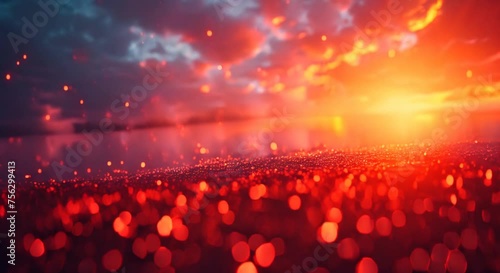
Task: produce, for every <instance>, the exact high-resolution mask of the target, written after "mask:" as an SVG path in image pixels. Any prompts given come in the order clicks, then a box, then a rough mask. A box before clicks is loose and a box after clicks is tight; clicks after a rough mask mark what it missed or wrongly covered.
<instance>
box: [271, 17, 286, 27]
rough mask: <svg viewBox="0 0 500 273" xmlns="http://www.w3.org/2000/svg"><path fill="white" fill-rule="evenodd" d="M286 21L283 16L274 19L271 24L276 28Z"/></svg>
mask: <svg viewBox="0 0 500 273" xmlns="http://www.w3.org/2000/svg"><path fill="white" fill-rule="evenodd" d="M284 21H285V17H283V16H278V17H274V18H273V20H272V21H271V23H272V24H273V25H275V26H277V25H279V24H281V23H283V22H284Z"/></svg>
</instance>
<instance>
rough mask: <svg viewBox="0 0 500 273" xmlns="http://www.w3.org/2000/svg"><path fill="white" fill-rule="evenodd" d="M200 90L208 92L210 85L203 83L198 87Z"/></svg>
mask: <svg viewBox="0 0 500 273" xmlns="http://www.w3.org/2000/svg"><path fill="white" fill-rule="evenodd" d="M200 91H201V92H202V93H210V86H209V85H208V84H204V85H202V86H201V87H200Z"/></svg>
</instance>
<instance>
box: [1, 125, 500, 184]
mask: <svg viewBox="0 0 500 273" xmlns="http://www.w3.org/2000/svg"><path fill="white" fill-rule="evenodd" d="M498 139H500V126H499V122H498V118H497V116H495V115H490V116H485V115H482V116H473V117H469V118H467V119H463V120H459V119H455V120H453V122H451V123H448V124H446V123H445V122H444V121H443V118H441V117H440V116H437V115H416V116H396V117H390V118H387V117H386V118H382V117H379V118H375V117H370V118H369V119H367V118H361V117H349V118H346V117H335V116H334V117H323V118H315V119H299V118H289V119H287V120H279V119H276V118H274V119H273V118H270V119H262V120H254V121H245V122H228V123H219V124H202V125H193V126H186V127H183V126H179V127H175V128H173V127H171V128H154V129H146V130H136V131H120V132H111V133H105V134H103V136H102V137H101V136H100V135H98V134H96V133H95V132H94V133H93V134H88V135H87V136H85V135H81V134H80V135H77V134H73V135H51V136H29V137H22V138H8V139H1V140H0V147H1V150H2V154H1V156H0V158H1V159H2V161H1V163H0V164H5V162H6V161H7V160H16V161H17V164H16V165H17V166H18V173H19V174H20V175H26V176H27V177H28V178H30V179H33V180H46V179H49V178H54V179H55V178H56V177H57V176H56V172H55V171H54V168H53V166H52V164H53V162H58V163H59V164H64V166H66V167H68V168H65V169H60V172H61V173H63V176H62V177H63V178H65V179H66V178H73V177H75V176H78V177H89V176H96V175H97V176H101V175H104V174H105V173H108V172H110V173H112V172H118V171H122V172H123V171H134V170H137V169H140V168H158V167H171V166H172V167H173V166H182V165H192V164H196V163H198V162H200V160H203V159H209V158H214V157H227V156H233V157H243V158H249V157H257V156H266V155H270V154H279V153H286V152H289V151H294V150H300V149H302V150H310V149H313V148H315V147H325V146H326V147H328V148H334V149H343V148H356V147H363V146H373V145H383V144H401V143H422V142H425V143H427V144H439V143H442V142H457V141H470V140H479V141H495V140H498ZM92 143H93V144H92Z"/></svg>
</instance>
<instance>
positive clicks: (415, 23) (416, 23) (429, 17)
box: [408, 0, 443, 32]
mask: <svg viewBox="0 0 500 273" xmlns="http://www.w3.org/2000/svg"><path fill="white" fill-rule="evenodd" d="M442 6H443V0H437V1H436V3H434V4H432V5H431V6H430V8H429V10H428V11H427V14H426V15H425V17H424V18H418V19H414V20H411V21H410V22H408V28H409V30H410V31H413V32H415V31H419V30H422V29H424V28H426V27H427V26H428V25H429V24H431V23H432V22H433V21H434V19H436V17H438V15H439V12H440V10H441V7H442Z"/></svg>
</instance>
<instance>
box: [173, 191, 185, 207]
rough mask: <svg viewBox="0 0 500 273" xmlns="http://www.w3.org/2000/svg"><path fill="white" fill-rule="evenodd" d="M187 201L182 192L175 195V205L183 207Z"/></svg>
mask: <svg viewBox="0 0 500 273" xmlns="http://www.w3.org/2000/svg"><path fill="white" fill-rule="evenodd" d="M186 203H187V199H186V196H185V195H184V194H179V195H177V198H176V199H175V205H176V206H178V207H183V206H185V205H186Z"/></svg>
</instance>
